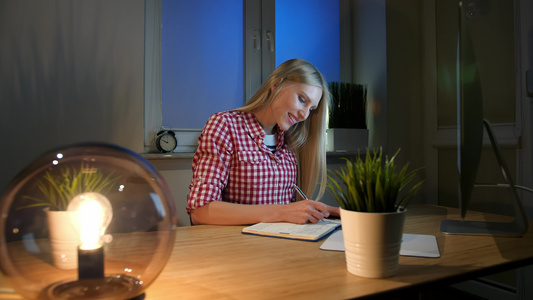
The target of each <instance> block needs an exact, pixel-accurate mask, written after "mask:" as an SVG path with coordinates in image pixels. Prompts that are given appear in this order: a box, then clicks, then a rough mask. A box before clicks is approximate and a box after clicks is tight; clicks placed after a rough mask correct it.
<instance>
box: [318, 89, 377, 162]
mask: <svg viewBox="0 0 533 300" xmlns="http://www.w3.org/2000/svg"><path fill="white" fill-rule="evenodd" d="M328 88H329V92H330V95H331V100H332V101H331V107H330V110H329V116H328V130H327V140H326V150H327V151H339V152H346V151H355V150H357V149H360V148H363V149H364V148H366V147H367V145H368V129H367V124H366V86H365V85H362V84H355V83H347V82H342V83H339V82H330V83H329V85H328Z"/></svg>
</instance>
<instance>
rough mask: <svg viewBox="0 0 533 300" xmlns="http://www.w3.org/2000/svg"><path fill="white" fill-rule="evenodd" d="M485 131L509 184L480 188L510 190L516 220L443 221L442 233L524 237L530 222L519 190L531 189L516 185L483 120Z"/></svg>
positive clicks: (488, 124)
mask: <svg viewBox="0 0 533 300" xmlns="http://www.w3.org/2000/svg"><path fill="white" fill-rule="evenodd" d="M483 124H484V125H485V129H486V130H487V133H488V135H489V138H490V142H491V145H492V149H493V151H494V154H495V155H496V158H497V160H498V164H499V165H500V169H501V171H502V174H503V177H504V178H505V180H506V181H507V184H494V185H478V187H480V186H483V187H504V188H507V189H508V190H509V194H510V195H509V196H510V198H511V199H510V200H511V203H512V205H513V210H514V213H515V219H514V221H513V222H482V221H465V220H443V221H442V222H441V224H440V231H441V232H442V233H445V234H462V235H490V236H508V237H522V236H523V235H524V234H525V233H526V231H527V229H528V220H527V217H526V214H525V212H524V208H523V206H522V203H521V202H520V198H519V197H518V192H517V191H516V189H517V188H522V189H524V190H527V191H530V192H531V191H532V190H531V189H528V188H524V187H520V186H517V185H515V184H514V181H513V179H512V177H511V173H510V172H509V168H508V167H507V164H506V163H505V161H504V159H503V156H502V153H501V150H500V145H499V144H498V141H497V140H496V138H495V137H494V134H493V131H492V127H491V125H490V123H489V122H488V121H487V120H483Z"/></svg>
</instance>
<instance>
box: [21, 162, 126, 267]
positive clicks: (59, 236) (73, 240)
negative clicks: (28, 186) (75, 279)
mask: <svg viewBox="0 0 533 300" xmlns="http://www.w3.org/2000/svg"><path fill="white" fill-rule="evenodd" d="M118 179H119V177H118V176H114V175H113V172H110V173H107V174H104V172H102V170H100V169H98V168H95V167H93V166H92V165H90V164H89V163H82V164H81V166H80V167H79V168H78V167H69V166H65V167H58V168H54V169H49V170H47V171H45V172H44V174H43V176H42V177H40V178H39V179H37V181H36V183H35V185H36V192H35V193H33V194H31V195H25V196H23V198H25V199H26V202H25V203H24V205H23V206H21V207H19V209H24V208H32V207H44V208H45V213H46V219H47V225H48V234H49V239H50V245H51V250H52V261H53V263H54V265H55V266H56V267H57V268H60V269H75V268H77V267H78V266H77V247H78V246H79V243H80V237H79V233H78V232H77V230H76V229H75V228H74V226H73V224H72V221H71V218H72V217H71V214H72V212H69V211H67V207H68V204H69V203H70V201H71V200H72V199H74V198H75V197H76V196H77V195H79V194H82V193H88V192H96V193H100V194H103V195H105V194H107V193H108V192H110V191H111V189H112V188H113V187H114V184H115V183H116V182H117V181H118Z"/></svg>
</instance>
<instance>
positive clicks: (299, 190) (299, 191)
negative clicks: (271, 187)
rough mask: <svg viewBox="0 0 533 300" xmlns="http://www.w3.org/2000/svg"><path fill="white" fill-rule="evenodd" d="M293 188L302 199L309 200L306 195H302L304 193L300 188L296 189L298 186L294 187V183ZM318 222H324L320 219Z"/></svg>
mask: <svg viewBox="0 0 533 300" xmlns="http://www.w3.org/2000/svg"><path fill="white" fill-rule="evenodd" d="M293 186H294V189H295V190H296V192H298V194H300V196H301V197H302V198H304V199H305V200H309V198H307V196H306V195H305V194H304V192H303V191H302V190H301V189H300V187H298V186H297V185H296V183H295V184H294V185H293ZM318 221H319V222H320V221H322V222H324V219H320V220H318Z"/></svg>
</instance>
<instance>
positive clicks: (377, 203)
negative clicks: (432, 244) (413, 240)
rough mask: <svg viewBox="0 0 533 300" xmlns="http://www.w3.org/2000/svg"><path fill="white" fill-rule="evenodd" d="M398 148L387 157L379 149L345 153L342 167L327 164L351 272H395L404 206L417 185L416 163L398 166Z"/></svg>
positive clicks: (371, 274)
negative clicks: (352, 156) (362, 153)
mask: <svg viewBox="0 0 533 300" xmlns="http://www.w3.org/2000/svg"><path fill="white" fill-rule="evenodd" d="M399 151H400V150H398V151H397V152H396V153H395V154H394V155H393V156H392V157H391V158H390V159H389V158H388V156H385V158H383V154H382V149H381V148H380V150H379V151H377V150H374V151H372V152H371V151H370V150H368V149H367V152H366V157H365V158H364V159H362V158H361V156H360V155H358V156H357V158H356V159H355V161H354V160H349V159H346V158H345V160H346V165H345V166H343V167H342V168H341V169H340V170H336V171H332V170H329V172H330V174H329V175H328V177H329V178H328V179H329V181H328V187H329V188H330V189H331V191H332V192H333V194H334V197H335V200H336V201H337V202H338V203H339V205H340V207H341V222H342V232H343V238H344V245H345V250H346V264H347V268H348V271H349V272H350V273H352V274H355V275H358V276H362V277H369V278H382V277H388V276H392V275H394V273H396V271H397V269H398V259H399V253H400V246H401V240H402V234H403V224H404V220H405V212H406V206H407V205H408V203H409V200H410V199H411V198H412V197H413V196H414V195H415V194H416V193H417V192H418V191H419V190H420V187H421V186H422V183H423V182H422V181H420V182H418V183H416V184H414V185H412V186H411V187H410V188H408V186H409V185H410V184H411V183H412V182H413V180H415V176H416V173H417V171H418V170H419V169H416V170H412V171H408V167H409V164H408V163H407V164H405V165H404V166H403V167H402V168H401V169H400V170H399V171H397V170H396V157H397V155H398V153H399Z"/></svg>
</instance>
